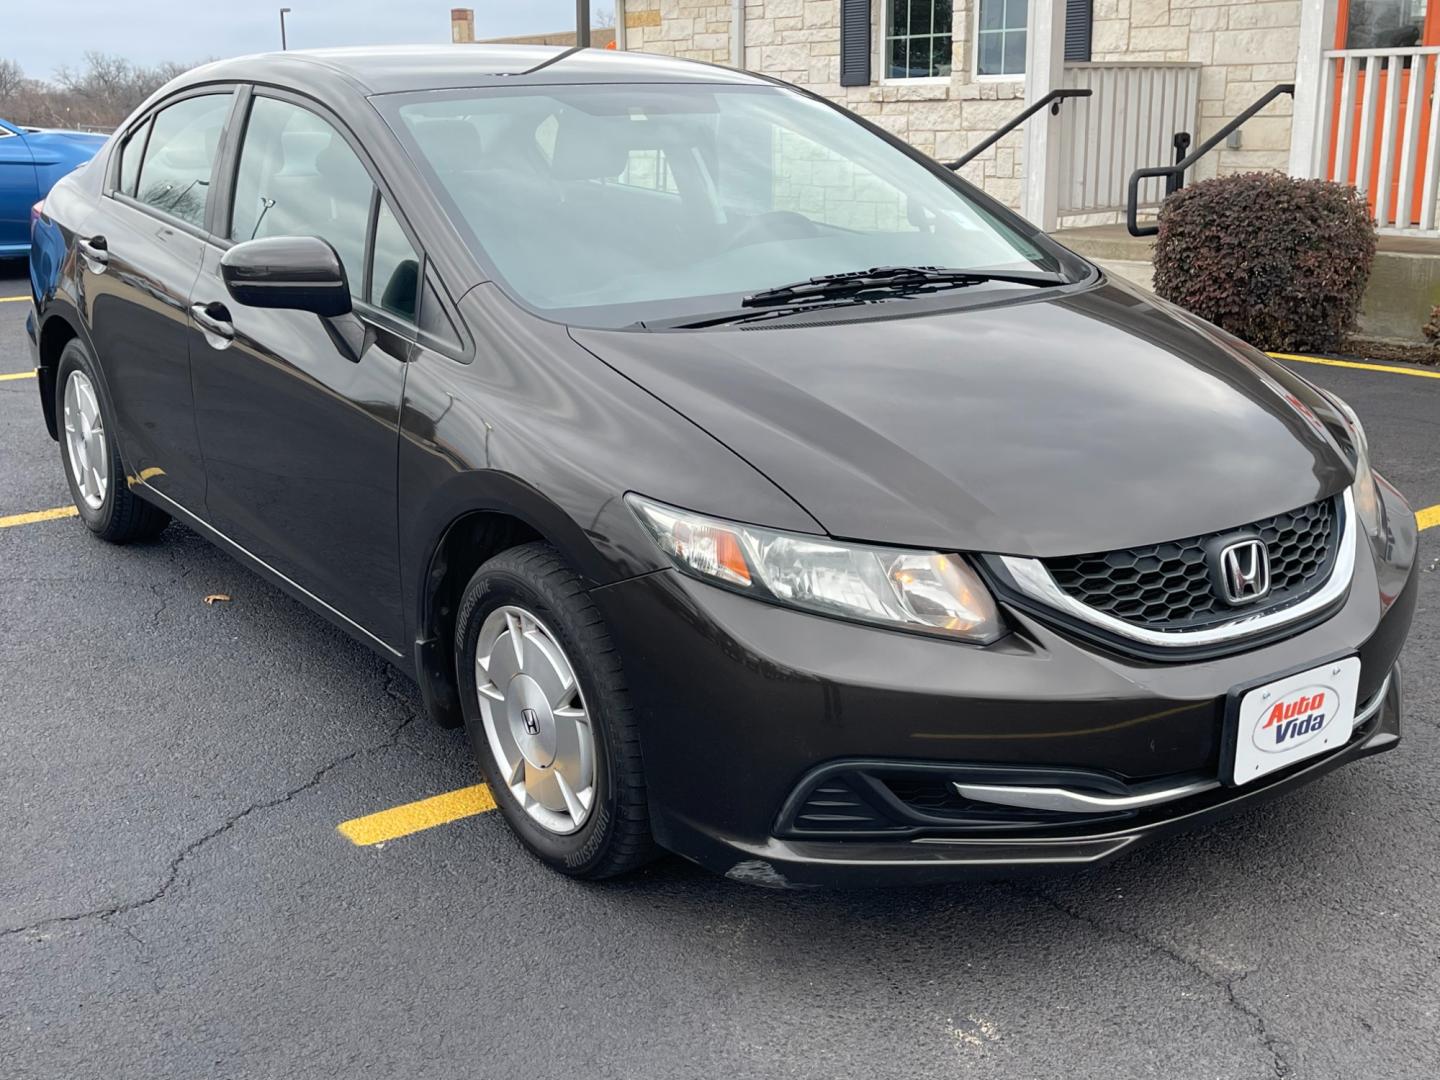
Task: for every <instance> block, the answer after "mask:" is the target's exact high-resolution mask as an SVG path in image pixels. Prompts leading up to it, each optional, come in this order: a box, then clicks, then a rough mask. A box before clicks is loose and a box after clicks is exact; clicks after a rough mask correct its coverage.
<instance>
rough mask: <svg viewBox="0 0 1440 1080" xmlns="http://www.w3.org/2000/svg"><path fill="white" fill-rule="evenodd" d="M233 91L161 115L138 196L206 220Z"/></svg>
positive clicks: (187, 218)
mask: <svg viewBox="0 0 1440 1080" xmlns="http://www.w3.org/2000/svg"><path fill="white" fill-rule="evenodd" d="M231 96H232V95H230V94H205V95H202V96H200V97H192V98H186V99H185V100H184V101H179V102H176V103H175V104H174V105H171V106H169V107H168V108H165V109H161V110H160V111H159V112H158V113H156V114H155V120H154V121H153V124H152V126H151V132H150V141H149V142H148V143H147V144H146V146H145V160H144V161H143V162H142V163H141V165H140V173H139V176H138V178H137V180H136V184H135V197H136V198H137V199H139V200H140V201H141V202H142V203H144V204H145V205H147V206H153V207H155V209H157V210H160V211H162V212H164V213H166V214H169V215H170V216H171V217H175V218H179V219H180V220H181V221H183V222H186V223H187V224H189V225H195V226H202V225H204V224H205V202H206V198H207V196H208V194H209V191H210V173H211V170H212V168H213V167H214V164H215V153H216V151H217V150H218V149H219V146H220V133H221V132H222V131H223V130H224V128H225V118H226V116H227V115H229V112H230V99H231ZM122 165H123V162H122ZM122 173H123V169H122Z"/></svg>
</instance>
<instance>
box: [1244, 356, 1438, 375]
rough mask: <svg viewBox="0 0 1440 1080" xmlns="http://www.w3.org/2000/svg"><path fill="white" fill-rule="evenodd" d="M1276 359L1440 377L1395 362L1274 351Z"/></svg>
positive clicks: (1436, 372)
mask: <svg viewBox="0 0 1440 1080" xmlns="http://www.w3.org/2000/svg"><path fill="white" fill-rule="evenodd" d="M1269 355H1271V356H1273V357H1274V358H1275V359H1276V360H1298V361H1299V362H1300V363H1302V364H1324V365H1325V366H1326V367H1347V368H1359V369H1360V370H1361V371H1383V372H1386V373H1387V374H1390V375H1414V376H1415V377H1416V378H1417V379H1440V370H1437V371H1421V370H1419V369H1417V368H1408V367H1396V366H1395V365H1394V364H1362V363H1361V362H1360V361H1359V360H1331V359H1329V358H1328V357H1324V356H1300V355H1299V354H1297V353H1283V352H1272V353H1270V354H1269Z"/></svg>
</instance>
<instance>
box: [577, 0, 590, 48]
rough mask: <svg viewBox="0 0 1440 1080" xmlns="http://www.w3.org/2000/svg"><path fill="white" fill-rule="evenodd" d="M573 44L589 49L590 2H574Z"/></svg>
mask: <svg viewBox="0 0 1440 1080" xmlns="http://www.w3.org/2000/svg"><path fill="white" fill-rule="evenodd" d="M575 44H576V45H577V46H579V47H580V48H582V49H588V48H589V47H590V0H575Z"/></svg>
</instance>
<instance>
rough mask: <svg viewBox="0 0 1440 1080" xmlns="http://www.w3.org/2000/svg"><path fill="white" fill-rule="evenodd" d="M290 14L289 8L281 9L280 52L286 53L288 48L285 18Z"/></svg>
mask: <svg viewBox="0 0 1440 1080" xmlns="http://www.w3.org/2000/svg"><path fill="white" fill-rule="evenodd" d="M289 13H290V9H289V8H288V7H282V8H281V9H280V51H281V52H284V51H285V49H286V48H287V45H286V43H285V16H286V15H288V14H289Z"/></svg>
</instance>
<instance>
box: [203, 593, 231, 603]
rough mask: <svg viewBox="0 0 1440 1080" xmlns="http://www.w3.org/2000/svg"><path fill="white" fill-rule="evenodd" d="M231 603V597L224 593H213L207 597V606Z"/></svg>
mask: <svg viewBox="0 0 1440 1080" xmlns="http://www.w3.org/2000/svg"><path fill="white" fill-rule="evenodd" d="M229 602H230V597H228V596H226V595H225V594H224V593H223V592H217V593H211V594H210V595H209V596H207V597H205V603H207V604H228V603H229Z"/></svg>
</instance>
